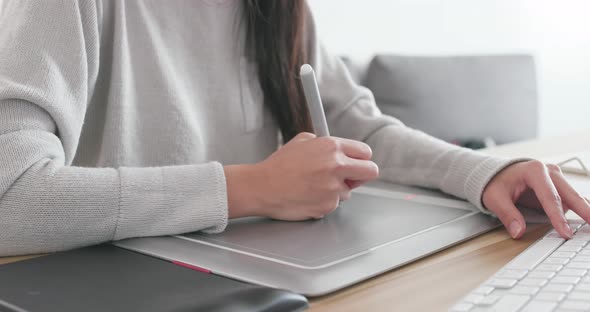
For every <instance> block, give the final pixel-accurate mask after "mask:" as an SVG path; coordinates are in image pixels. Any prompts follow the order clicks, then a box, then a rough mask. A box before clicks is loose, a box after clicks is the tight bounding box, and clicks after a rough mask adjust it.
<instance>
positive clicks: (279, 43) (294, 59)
mask: <svg viewBox="0 0 590 312" xmlns="http://www.w3.org/2000/svg"><path fill="white" fill-rule="evenodd" d="M244 8H245V17H244V18H245V21H246V23H245V24H246V27H247V31H246V49H247V51H248V53H251V54H250V55H251V57H252V58H253V59H254V61H255V62H256V66H257V72H258V78H259V81H260V87H261V88H262V92H263V94H264V105H265V106H266V107H267V108H268V109H269V110H270V111H271V113H272V115H273V117H274V120H275V121H276V122H277V124H278V126H279V128H280V129H281V134H282V135H283V141H284V142H288V141H289V140H290V139H291V138H293V137H294V136H295V135H296V134H297V133H299V132H302V131H312V129H313V128H312V125H311V118H310V116H309V110H308V109H307V105H306V103H305V97H304V96H303V91H302V88H301V84H300V83H299V78H298V77H299V68H300V67H301V65H302V64H304V63H306V62H307V53H306V51H305V46H304V43H303V40H304V32H305V24H306V23H305V18H306V14H307V8H306V5H305V1H304V0H244Z"/></svg>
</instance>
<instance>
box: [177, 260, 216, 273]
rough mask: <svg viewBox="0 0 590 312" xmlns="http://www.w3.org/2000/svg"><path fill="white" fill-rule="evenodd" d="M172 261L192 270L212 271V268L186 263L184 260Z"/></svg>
mask: <svg viewBox="0 0 590 312" xmlns="http://www.w3.org/2000/svg"><path fill="white" fill-rule="evenodd" d="M172 263H174V264H176V265H180V266H181V267H185V268H187V269H191V270H195V271H199V272H203V273H211V271H210V270H207V269H204V268H201V267H198V266H196V265H192V264H188V263H184V262H180V261H172Z"/></svg>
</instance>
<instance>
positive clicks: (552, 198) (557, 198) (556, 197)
mask: <svg viewBox="0 0 590 312" xmlns="http://www.w3.org/2000/svg"><path fill="white" fill-rule="evenodd" d="M549 200H550V201H551V202H553V203H555V204H556V205H558V206H561V196H559V194H557V193H553V194H551V195H549Z"/></svg>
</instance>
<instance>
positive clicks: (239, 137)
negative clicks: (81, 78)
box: [74, 0, 278, 167]
mask: <svg viewBox="0 0 590 312" xmlns="http://www.w3.org/2000/svg"><path fill="white" fill-rule="evenodd" d="M98 5H99V14H98V25H99V33H100V37H101V39H100V45H101V47H100V65H99V74H98V79H97V81H96V85H95V88H94V92H93V94H92V96H91V100H90V102H89V103H88V110H87V113H86V117H85V121H84V126H83V129H82V136H81V138H80V142H79V145H78V150H77V153H76V158H75V160H74V165H79V166H91V167H96V166H98V167H106V166H114V167H118V166H162V165H180V164H190V163H201V162H206V161H211V160H217V161H220V162H221V163H223V164H231V163H252V162H256V161H260V160H262V159H264V158H265V157H266V156H267V155H268V154H270V153H272V151H274V150H275V149H276V147H277V144H278V138H277V132H278V131H277V128H276V125H275V123H274V122H273V121H272V117H271V115H270V113H269V112H268V111H267V110H266V109H265V108H264V107H263V98H262V93H261V90H260V87H259V85H258V80H257V74H256V67H255V64H253V63H252V62H250V61H249V60H248V59H246V57H245V51H244V45H243V42H242V40H243V37H244V36H243V35H244V33H243V29H242V28H241V27H240V24H239V19H240V17H241V15H240V14H241V10H242V8H241V4H240V2H239V1H237V0H230V1H193V2H190V3H188V2H185V1H165V2H164V1H157V0H153V1H115V0H112V1H111V0H103V1H101V2H99V4H98ZM228 142H232V143H231V144H228Z"/></svg>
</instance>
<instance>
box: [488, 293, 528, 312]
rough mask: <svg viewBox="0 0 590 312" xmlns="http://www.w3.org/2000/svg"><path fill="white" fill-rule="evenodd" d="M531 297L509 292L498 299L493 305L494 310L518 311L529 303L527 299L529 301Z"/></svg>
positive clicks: (504, 311) (503, 311)
mask: <svg viewBox="0 0 590 312" xmlns="http://www.w3.org/2000/svg"><path fill="white" fill-rule="evenodd" d="M529 298H530V297H529V296H522V295H511V294H507V295H505V296H503V297H501V298H500V300H498V302H497V303H496V304H495V305H494V306H493V311H502V312H511V311H518V310H519V309H520V308H522V307H523V306H524V305H525V304H526V303H527V301H529Z"/></svg>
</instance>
